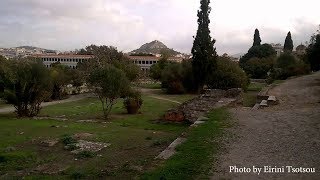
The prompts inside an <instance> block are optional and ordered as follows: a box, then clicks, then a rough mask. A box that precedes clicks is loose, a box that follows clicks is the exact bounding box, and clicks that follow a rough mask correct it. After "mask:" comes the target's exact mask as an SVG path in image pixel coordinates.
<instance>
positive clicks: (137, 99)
mask: <svg viewBox="0 0 320 180" xmlns="http://www.w3.org/2000/svg"><path fill="white" fill-rule="evenodd" d="M142 103H143V100H142V98H141V92H140V91H137V90H131V91H130V92H129V94H128V95H127V96H126V98H125V99H124V101H123V105H124V107H125V108H126V109H127V112H128V113H129V114H136V113H137V112H138V110H139V109H140V108H141V106H142Z"/></svg>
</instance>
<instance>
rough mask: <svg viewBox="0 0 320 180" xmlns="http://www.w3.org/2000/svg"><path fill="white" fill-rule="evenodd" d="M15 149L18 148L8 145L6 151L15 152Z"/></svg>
mask: <svg viewBox="0 0 320 180" xmlns="http://www.w3.org/2000/svg"><path fill="white" fill-rule="evenodd" d="M15 150H16V148H15V147H12V146H9V147H6V148H5V149H4V151H5V152H13V151H15Z"/></svg>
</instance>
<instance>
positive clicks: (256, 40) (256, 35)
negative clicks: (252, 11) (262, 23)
mask: <svg viewBox="0 0 320 180" xmlns="http://www.w3.org/2000/svg"><path fill="white" fill-rule="evenodd" d="M260 45H261V38H260V33H259V30H258V29H256V30H255V31H254V37H253V45H252V46H260Z"/></svg>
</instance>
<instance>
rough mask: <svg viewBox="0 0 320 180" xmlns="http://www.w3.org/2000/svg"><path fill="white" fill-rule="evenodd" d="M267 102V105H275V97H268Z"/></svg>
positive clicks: (276, 102)
mask: <svg viewBox="0 0 320 180" xmlns="http://www.w3.org/2000/svg"><path fill="white" fill-rule="evenodd" d="M267 101H268V105H277V104H278V101H277V98H276V97H275V96H269V97H268V99H267Z"/></svg>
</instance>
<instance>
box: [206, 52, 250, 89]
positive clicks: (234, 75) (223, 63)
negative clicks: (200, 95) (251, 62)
mask: <svg viewBox="0 0 320 180" xmlns="http://www.w3.org/2000/svg"><path fill="white" fill-rule="evenodd" d="M217 65H218V68H217V70H216V71H213V72H211V74H210V76H209V80H208V87H209V88H212V89H230V88H243V89H246V88H247V86H248V84H249V79H248V77H247V75H246V73H245V72H243V70H242V69H241V68H240V67H239V65H238V63H236V62H233V61H232V60H231V59H230V58H229V57H227V56H222V57H218V59H217Z"/></svg>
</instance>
